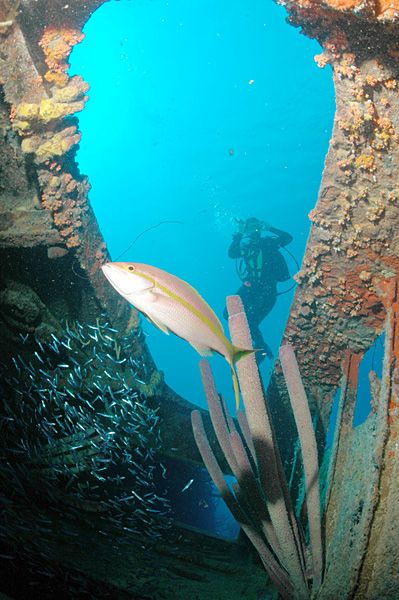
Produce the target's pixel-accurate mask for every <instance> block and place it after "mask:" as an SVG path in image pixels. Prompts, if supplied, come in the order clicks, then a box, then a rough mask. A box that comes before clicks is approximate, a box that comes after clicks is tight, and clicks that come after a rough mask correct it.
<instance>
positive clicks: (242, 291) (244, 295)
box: [223, 285, 251, 319]
mask: <svg viewBox="0 0 399 600" xmlns="http://www.w3.org/2000/svg"><path fill="white" fill-rule="evenodd" d="M249 289H250V288H248V287H247V286H246V285H242V286H241V287H240V288H239V289H238V290H237V291H236V296H240V298H241V300H242V303H243V305H244V310H245V313H246V315H247V316H248V311H250V310H251V302H250V297H249V295H248V290H249ZM223 317H224V318H225V319H228V317H229V314H228V312H227V308H225V309H224V311H223Z"/></svg>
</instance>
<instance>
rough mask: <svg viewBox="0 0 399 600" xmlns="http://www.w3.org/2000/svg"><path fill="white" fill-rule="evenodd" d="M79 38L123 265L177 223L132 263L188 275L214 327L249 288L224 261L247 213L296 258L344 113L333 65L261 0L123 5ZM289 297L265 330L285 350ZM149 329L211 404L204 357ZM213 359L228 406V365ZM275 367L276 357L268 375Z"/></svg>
mask: <svg viewBox="0 0 399 600" xmlns="http://www.w3.org/2000/svg"><path fill="white" fill-rule="evenodd" d="M84 31H85V34H86V38H85V40H84V41H83V43H81V44H80V45H78V46H77V47H76V48H75V49H74V51H73V54H72V57H71V65H72V66H71V73H72V74H73V73H79V74H82V75H83V77H84V78H85V80H86V81H87V82H88V83H89V84H90V86H91V90H90V92H89V95H90V101H89V102H88V104H87V106H86V108H85V110H84V111H83V113H81V114H80V115H79V120H80V129H81V131H82V133H83V137H82V142H81V145H80V148H79V152H78V162H79V166H80V169H81V172H82V173H85V174H87V175H89V178H90V181H91V184H92V190H91V192H90V201H91V203H92V205H93V207H94V210H95V213H96V215H97V218H98V221H99V223H100V227H101V230H102V233H103V235H104V237H105V239H106V241H107V244H108V247H109V250H110V252H111V255H112V257H113V259H116V258H117V256H118V255H119V254H120V253H121V252H123V251H124V250H125V249H126V248H127V247H128V246H129V245H130V243H131V242H132V240H133V239H134V238H135V237H136V236H137V235H138V234H139V233H140V232H141V231H143V230H145V229H146V228H148V227H151V226H153V225H155V224H157V223H158V222H160V221H162V220H178V221H181V223H177V224H164V225H161V226H160V227H158V228H156V229H153V230H151V231H149V232H148V233H146V234H145V235H144V236H142V237H141V238H140V239H139V240H138V242H137V243H136V244H135V245H134V247H133V248H132V249H131V250H130V251H129V252H128V253H127V254H126V255H124V257H123V260H133V261H139V262H145V263H149V264H153V265H156V266H158V267H160V268H163V269H165V270H167V271H170V272H172V273H174V274H175V275H177V276H179V277H181V278H183V279H185V280H186V281H188V282H189V283H191V284H192V285H193V286H194V287H196V288H197V289H198V291H199V292H200V293H201V294H202V295H203V296H204V297H205V298H206V300H207V301H208V302H209V303H210V304H211V305H212V307H213V308H214V309H215V311H216V312H217V313H218V314H219V316H221V314H222V310H223V307H224V299H225V296H226V295H228V294H231V293H234V292H235V291H236V289H237V288H238V286H239V283H240V282H239V280H238V278H237V275H236V273H235V267H234V261H232V260H231V259H229V258H228V257H227V248H228V245H229V243H230V240H231V235H232V233H233V232H234V228H235V221H234V219H235V218H236V217H239V218H246V217H249V216H257V217H259V218H260V219H263V220H265V221H267V222H269V223H270V224H272V225H274V226H275V227H278V228H280V229H284V230H287V231H289V232H290V233H291V234H292V235H293V236H294V241H293V242H292V243H291V244H290V246H289V250H290V251H291V252H292V253H293V254H294V255H295V256H296V258H297V260H298V261H299V262H301V259H302V254H303V251H304V247H305V244H306V240H307V236H308V233H309V220H308V216H307V215H308V212H309V210H310V209H311V208H313V207H314V205H315V203H316V199H317V193H318V188H319V185H320V180H321V174H322V169H323V162H324V158H325V154H326V152H327V149H328V142H329V139H330V135H331V128H332V122H333V113H334V97H333V86H332V80H331V73H330V72H328V69H329V67H327V69H326V70H320V69H319V68H318V67H317V65H316V64H315V62H314V60H313V56H314V54H316V53H318V52H320V47H319V46H318V44H317V43H316V42H314V41H311V40H308V39H307V38H305V37H304V36H302V35H300V33H299V31H298V30H296V29H294V28H293V27H292V26H290V25H288V24H286V22H285V11H284V9H283V8H281V7H279V6H277V5H275V4H274V3H273V2H271V1H268V2H265V0H252V1H251V2H248V1H247V0H240V1H239V0H232V1H230V2H229V3H227V4H226V2H225V0H201V1H199V0H190V2H187V1H186V0H170V1H169V2H165V1H163V0H159V1H157V0H141V1H137V0H136V1H135V2H131V1H129V0H121V1H120V2H113V3H106V4H104V5H103V6H102V7H101V8H100V9H99V10H97V11H96V12H95V13H94V15H93V16H92V17H91V19H90V20H89V22H88V23H87V25H86V26H85V29H84ZM287 259H288V265H289V268H290V270H291V273H294V272H295V271H296V270H297V269H296V266H295V263H294V261H293V260H292V259H291V258H290V257H287ZM290 284H291V282H287V283H283V284H280V290H285V289H288V288H289V287H290ZM292 294H293V291H291V292H290V293H287V294H284V295H282V296H280V297H279V299H278V302H277V304H276V306H275V308H274V309H273V311H272V312H271V314H270V315H269V316H268V317H267V318H266V319H265V321H264V323H263V326H262V330H263V333H264V336H265V339H266V341H267V342H268V343H269V345H270V346H271V348H272V349H273V351H274V352H276V351H277V349H278V346H279V343H280V339H281V336H282V333H283V330H284V326H285V322H286V319H287V315H288V310H289V307H290V303H291V301H292ZM144 329H145V331H146V333H147V336H148V337H147V341H148V344H149V347H150V349H151V352H152V354H153V356H154V358H155V360H156V363H157V366H158V368H159V369H161V370H162V371H164V373H165V377H166V381H167V383H168V384H169V385H171V386H172V387H173V388H174V389H175V390H176V391H177V392H178V393H180V394H181V395H182V396H183V397H185V398H186V399H188V400H190V401H192V402H195V403H197V404H199V405H201V406H205V400H204V395H203V392H202V388H201V383H200V378H199V372H198V360H199V356H198V355H197V354H196V352H195V351H194V350H193V349H192V348H191V346H189V345H188V344H187V343H186V342H184V341H182V340H180V339H178V338H175V337H174V336H165V335H164V334H163V333H161V332H159V331H158V330H157V329H155V327H154V326H152V325H150V324H147V322H145V323H144ZM212 362H213V364H214V365H215V368H216V372H217V380H218V387H219V389H220V391H221V392H222V393H224V395H225V396H227V399H228V403H229V405H230V406H231V407H233V406H234V397H233V391H232V384H231V376H230V369H229V367H228V366H227V364H226V363H225V362H224V361H223V360H221V359H219V358H217V357H216V358H214V359H212ZM270 368H271V362H270V361H265V362H264V364H263V366H262V370H263V372H264V375H265V376H267V374H268V372H269V371H270Z"/></svg>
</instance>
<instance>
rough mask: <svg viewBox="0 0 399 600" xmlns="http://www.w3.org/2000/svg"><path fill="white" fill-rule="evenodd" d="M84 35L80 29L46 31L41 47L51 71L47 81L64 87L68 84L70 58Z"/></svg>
mask: <svg viewBox="0 0 399 600" xmlns="http://www.w3.org/2000/svg"><path fill="white" fill-rule="evenodd" d="M83 38H84V34H83V33H82V32H81V31H80V30H79V29H72V28H60V29H56V28H54V27H48V28H47V29H45V31H44V33H43V35H42V37H41V39H40V41H39V46H40V47H41V48H42V49H43V52H44V55H45V57H46V58H45V60H46V64H47V66H48V67H49V70H48V71H47V73H46V74H45V79H46V80H47V81H49V82H50V83H55V85H57V86H59V87H63V86H64V85H66V83H67V82H68V75H67V74H66V71H67V70H68V68H69V64H68V63H67V59H68V56H69V55H70V53H71V50H72V48H73V47H74V46H75V45H76V44H78V43H79V42H81V41H82V39H83Z"/></svg>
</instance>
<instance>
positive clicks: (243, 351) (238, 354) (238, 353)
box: [233, 346, 260, 364]
mask: <svg viewBox="0 0 399 600" xmlns="http://www.w3.org/2000/svg"><path fill="white" fill-rule="evenodd" d="M259 350H260V348H250V349H248V348H240V347H238V346H233V362H234V364H235V363H236V362H238V361H239V360H240V359H241V358H243V357H244V356H249V354H253V353H254V352H258V351H259Z"/></svg>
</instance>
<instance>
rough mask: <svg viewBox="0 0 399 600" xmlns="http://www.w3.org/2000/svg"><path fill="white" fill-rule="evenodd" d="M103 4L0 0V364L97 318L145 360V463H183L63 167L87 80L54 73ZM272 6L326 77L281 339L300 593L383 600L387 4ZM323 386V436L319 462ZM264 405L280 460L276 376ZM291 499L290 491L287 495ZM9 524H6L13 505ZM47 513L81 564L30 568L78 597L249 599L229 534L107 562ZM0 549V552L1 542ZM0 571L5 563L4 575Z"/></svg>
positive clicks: (394, 310) (390, 564) (392, 445)
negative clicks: (311, 586) (315, 45)
mask: <svg viewBox="0 0 399 600" xmlns="http://www.w3.org/2000/svg"><path fill="white" fill-rule="evenodd" d="M102 3H103V2H102V1H101V0H96V1H93V2H84V3H82V2H80V1H77V0H73V1H70V2H69V3H68V5H67V8H64V7H65V3H64V2H62V3H60V2H47V1H46V0H41V1H39V2H33V1H32V2H30V1H29V0H25V1H21V2H11V1H8V0H3V1H1V0H0V21H1V22H0V35H1V54H0V82H1V86H2V95H1V98H0V127H1V132H2V138H1V141H0V257H1V261H2V266H3V268H2V274H1V289H0V303H1V306H2V310H1V319H0V333H1V335H0V349H1V353H2V362H3V363H4V364H6V365H7V364H9V365H12V359H13V357H14V358H15V356H19V355H20V356H22V357H23V358H24V360H26V361H29V360H30V355H32V354H33V351H34V349H33V346H28V347H27V346H26V344H25V342H24V340H25V339H26V337H27V336H31V337H32V338H35V339H38V340H39V342H40V343H42V344H47V343H50V342H51V336H55V338H57V339H60V340H61V339H63V337H62V336H63V335H64V334H65V322H66V321H67V322H71V323H72V322H81V323H89V324H91V325H92V326H93V327H94V326H95V325H96V323H97V326H98V322H97V321H98V319H99V317H100V316H102V315H103V316H104V318H105V319H106V320H107V321H108V322H109V323H110V326H112V328H113V329H115V330H116V331H118V332H119V336H120V338H121V339H122V338H124V336H126V335H132V336H133V338H134V339H133V338H132V339H133V341H132V344H134V355H135V356H136V357H137V360H138V361H141V362H140V364H143V365H145V377H146V378H145V380H140V381H141V383H140V384H137V393H140V394H142V397H143V398H145V400H146V401H148V402H149V406H151V408H154V407H155V408H156V409H157V410H158V411H159V413H158V414H159V415H160V440H161V442H160V446H159V447H157V451H158V453H159V456H161V457H162V456H163V457H165V456H166V457H170V456H172V457H179V458H180V459H182V460H184V461H186V462H189V463H190V462H191V463H192V464H197V463H198V462H199V460H200V459H199V455H198V452H197V449H196V447H195V444H194V441H193V438H192V437H191V436H184V439H182V437H183V436H181V434H180V432H181V431H182V430H186V431H189V430H190V424H189V418H190V412H191V405H190V404H189V403H188V402H186V401H185V400H183V399H181V398H179V397H178V396H177V395H176V394H174V392H173V391H172V390H170V389H168V388H167V387H166V386H165V384H164V383H163V380H162V376H161V374H160V373H159V372H158V371H157V369H156V366H155V365H154V363H153V361H152V359H151V356H150V355H149V352H148V349H147V347H146V345H145V341H144V339H143V336H142V335H141V334H140V331H141V330H140V322H139V319H138V316H137V313H136V312H135V311H133V310H131V309H130V308H129V307H128V306H127V304H126V303H125V302H124V301H123V300H121V299H120V298H119V296H118V295H117V294H115V293H114V291H113V290H112V289H111V287H110V286H108V285H107V284H106V281H105V279H104V278H103V277H102V276H101V272H100V266H101V264H103V263H104V262H105V261H106V260H107V259H108V254H107V249H106V245H105V242H104V240H103V238H102V236H101V232H100V231H99V228H98V225H97V222H96V219H95V216H94V214H93V211H92V208H91V206H90V203H89V199H88V194H89V189H90V185H89V182H88V180H87V178H86V177H84V176H82V175H81V174H80V173H79V171H78V169H77V166H76V162H75V158H74V152H75V150H76V146H77V144H78V143H79V140H80V134H79V131H78V121H77V118H76V117H75V114H76V113H77V112H78V111H79V110H83V109H84V104H85V102H86V100H87V95H86V93H87V91H88V85H87V84H86V83H85V82H84V81H83V80H82V79H81V78H80V77H73V78H70V77H69V76H68V72H67V71H68V63H67V59H68V56H69V53H70V51H71V50H72V48H73V46H74V45H75V44H76V43H79V42H80V41H81V39H82V35H81V29H82V27H83V25H84V23H85V22H86V21H87V19H88V18H89V16H90V14H91V13H92V12H93V11H94V10H95V9H96V8H97V7H98V6H100V5H101V4H102ZM61 5H62V7H61ZM285 6H286V8H287V11H288V14H289V20H290V21H291V23H292V24H293V25H295V26H300V27H302V31H303V32H304V33H305V34H306V35H308V36H310V37H315V38H316V39H318V41H319V42H320V44H321V45H322V47H323V53H322V54H321V55H319V56H318V57H316V59H317V62H318V64H319V65H320V66H321V67H326V66H327V65H330V66H331V68H332V72H333V78H334V85H335V91H336V105H337V111H336V116H335V121H334V130H333V134H332V139H331V143H330V148H329V152H328V155H327V158H326V163H325V168H324V173H323V179H322V184H321V188H320V193H319V199H318V202H317V205H316V206H315V208H314V210H312V211H311V213H310V215H309V217H310V221H311V222H312V227H311V233H310V237H309V241H308V245H307V249H306V253H305V257H304V260H303V264H302V267H301V270H300V272H299V273H298V274H297V275H296V280H297V283H298V288H297V291H296V294H295V299H294V302H293V306H292V309H291V312H290V316H289V319H288V323H287V327H286V331H285V335H284V340H285V341H286V342H289V343H291V344H292V345H293V346H294V348H295V351H296V353H297V357H298V362H299V365H300V370H301V374H302V377H303V380H304V385H305V388H306V390H307V392H308V397H309V400H310V404H311V410H312V413H313V415H314V417H315V421H317V431H316V433H317V439H318V443H319V452H320V458H321V459H322V460H323V459H324V464H323V468H324V469H323V472H324V473H325V474H326V475H325V481H324V502H325V518H324V529H325V540H324V545H325V553H326V567H325V572H324V578H323V583H322V585H321V587H320V590H319V592H318V594H317V598H320V600H324V599H334V598H338V597H339V598H356V599H359V600H360V599H370V600H371V599H377V598H386V599H389V598H392V600H396V598H397V597H398V595H399V575H398V572H397V568H396V565H397V563H398V561H399V556H398V549H397V544H396V534H395V528H394V524H395V522H396V521H397V517H398V516H399V515H398V514H397V512H398V510H399V509H398V506H399V502H398V496H399V478H398V477H397V469H398V466H397V465H398V451H399V450H398V448H399V447H398V443H397V435H398V429H399V420H398V419H399V412H398V407H399V398H398V381H399V372H398V364H397V361H398V358H399V354H398V350H399V349H398V339H399V338H398V335H397V327H398V319H399V313H398V277H399V273H398V266H399V237H398V236H397V234H396V232H397V229H398V222H399V218H398V216H399V81H398V75H399V42H398V39H399V35H398V34H399V6H396V4H395V2H393V3H389V4H387V3H384V2H382V3H375V4H374V3H373V2H363V3H358V2H327V3H325V4H320V3H316V2H312V1H309V2H287V3H286V4H285ZM61 8H63V9H62V10H61ZM66 273H68V274H69V275H68V276H66V275H65V274H66ZM381 333H385V356H384V368H383V377H382V378H381V381H379V380H378V378H377V377H375V376H373V377H372V392H373V411H372V413H371V414H370V416H369V417H368V419H367V420H366V421H365V422H364V423H363V424H362V425H361V426H359V427H357V428H353V415H354V407H355V403H356V399H357V387H358V373H359V365H360V362H361V359H362V356H363V355H364V353H365V352H366V351H367V350H368V349H369V348H370V347H371V345H372V344H373V343H374V341H375V339H376V338H377V337H378V336H379V335H381ZM118 339H119V338H118ZM49 341H50V342H49ZM52 343H53V342H52ZM117 343H118V341H116V344H117ZM116 359H119V354H118V352H117V353H116ZM140 386H141V387H140ZM339 388H340V404H339V417H338V426H337V428H336V433H335V439H334V442H333V445H332V448H331V449H329V450H328V451H327V452H324V443H325V438H326V431H327V428H328V423H329V418H330V412H331V407H332V402H333V398H334V396H335V394H336V392H337V390H338V389H339ZM268 395H269V400H270V402H271V406H272V412H273V417H274V425H275V429H276V431H277V434H278V432H279V431H281V432H284V439H280V440H279V441H280V446H281V450H282V454H283V457H284V458H285V459H286V463H287V464H288V463H289V462H290V461H291V459H292V453H293V450H292V449H293V447H294V446H295V442H296V430H295V427H294V424H293V418H292V415H291V411H290V407H289V402H288V396H287V392H286V389H285V385H284V384H283V379H282V374H281V368H280V365H279V364H276V368H275V373H274V376H273V380H272V383H271V385H270V387H269V392H268ZM213 445H214V446H215V444H214V443H213ZM171 449H172V450H171ZM216 452H217V453H218V450H216ZM219 458H220V460H221V461H223V457H221V456H219ZM222 464H224V468H225V470H227V467H226V464H225V463H222ZM297 479H298V482H299V480H300V473H298V478H297ZM297 491H298V495H300V485H299V483H298V489H297ZM20 514H21V520H22V521H23V514H24V511H23V509H22V508H21V512H20ZM42 516H43V515H42ZM45 518H46V519H48V523H50V522H52V521H53V519H55V521H57V519H58V516H57V515H53V514H52V509H51V507H49V508H48V513H47V514H46V516H45ZM64 519H65V524H66V527H67V528H68V527H69V529H70V530H71V529H72V530H73V532H74V533H73V534H71V535H72V536H82V535H86V536H87V537H86V539H88V540H89V539H90V544H91V546H92V548H93V549H94V550H93V556H95V561H94V562H95V564H94V563H93V561H90V560H88V559H87V557H86V559H85V557H84V554H82V553H79V552H77V551H76V547H75V549H74V551H73V552H70V551H68V543H67V542H65V539H63V541H62V540H61V541H60V539H58V541H57V539H52V541H51V544H52V548H53V557H52V559H48V558H44V557H41V556H40V548H37V547H32V549H31V557H32V556H34V558H35V561H36V563H35V564H36V565H38V564H40V563H42V565H44V564H45V565H46V569H49V570H50V571H51V569H53V571H51V572H52V573H55V574H54V575H53V576H54V578H55V579H54V581H55V580H57V581H58V582H59V586H60V588H59V589H62V586H63V585H67V583H66V581H67V580H68V578H69V579H73V578H75V579H77V580H78V579H80V584H79V585H81V586H82V585H83V583H82V582H85V583H84V585H86V587H87V589H88V590H91V593H93V595H94V597H98V598H99V597H101V596H100V595H99V593H100V592H99V591H98V588H97V587H96V586H98V585H99V584H101V585H102V586H103V591H104V594H105V592H107V593H109V594H111V595H112V597H115V598H125V597H126V598H136V597H137V598H147V597H148V598H158V597H159V598H174V597H176V596H175V595H174V594H175V593H176V589H179V594H180V596H179V597H181V598H188V597H190V598H203V597H205V595H206V596H207V597H210V596H212V598H215V600H216V599H219V598H220V600H223V598H228V597H231V594H232V593H233V592H232V590H242V592H243V593H245V594H246V596H245V597H247V598H256V597H258V596H257V594H258V593H260V592H259V590H263V591H264V590H265V589H266V585H267V584H266V583H265V581H266V578H265V575H264V573H263V571H262V568H261V566H260V564H259V561H258V560H257V558H256V556H255V555H254V554H253V553H252V551H251V550H250V549H249V547H248V545H247V544H246V543H245V542H243V540H240V541H239V542H238V543H237V544H225V543H224V542H221V541H220V540H216V539H213V538H211V537H207V536H205V535H204V534H202V533H200V532H188V531H187V530H186V531H181V530H179V528H178V527H177V525H176V524H175V525H174V526H173V527H172V529H171V530H169V532H168V534H167V535H168V536H169V537H168V540H169V542H170V543H168V544H166V543H165V541H163V542H162V544H159V543H156V544H154V543H150V544H149V546H148V548H144V549H143V548H142V547H141V546H140V544H139V543H138V539H137V540H135V541H131V545H130V547H129V551H124V552H125V555H124V556H123V553H122V555H121V554H118V552H116V550H115V554H112V553H111V555H109V554H108V552H107V544H108V539H104V540H103V539H102V538H101V535H99V534H98V533H93V531H92V530H90V531H86V530H85V525H80V526H79V527H80V528H79V527H77V526H76V521H74V520H72V521H71V522H69V520H70V517H69V515H68V514H66V515H65V517H64ZM6 529H7V528H5V530H6ZM18 531H19V530H18ZM6 533H7V531H6ZM30 535H31V531H29V532H28V537H29V536H30ZM69 537H70V536H69ZM6 539H7V538H6ZM26 541H27V540H26ZM8 544H9V550H10V553H11V554H10V556H12V551H15V548H14V546H13V542H12V540H11V539H9V540H8ZM28 545H29V544H28ZM133 546H134V547H135V550H134V553H133V551H132V547H133ZM193 547H194V548H195V553H194V552H193V551H192V548H193ZM112 552H114V551H112ZM127 554H128V555H129V556H130V559H127V557H126V555H127ZM148 555H150V556H152V560H153V561H155V562H156V564H160V565H161V567H160V570H159V572H158V573H157V576H156V577H154V573H153V570H151V569H150V570H148V566H146V561H147V557H148ZM132 556H133V557H134V560H132ZM226 557H227V559H228V560H227V559H226ZM35 561H33V562H35ZM55 564H56V569H54V565H55ZM110 564H112V568H110V566H109V565H110ZM8 565H9V563H8V562H7V559H5V560H4V561H3V567H2V569H3V572H6V571H7V570H8ZM16 565H17V566H16V570H15V573H14V577H15V578H19V577H20V575H21V571H18V560H17V561H16ZM121 565H123V566H121ZM137 565H140V566H139V567H138V566H137ZM20 567H21V565H20ZM150 571H151V572H150ZM30 576H32V574H31V575H30ZM39 579H40V578H39ZM46 581H47V580H46V577H45V576H43V577H42V578H41V579H40V583H41V585H42V586H43V590H45V589H46V585H47V584H46ZM176 582H177V583H176ZM14 583H15V581H14ZM25 583H26V584H27V585H28V582H27V581H26V582H25ZM18 585H20V586H22V588H21V590H22V591H21V590H20V591H21V593H22V594H23V593H25V592H24V589H29V588H23V582H19V583H18ZM176 585H177V586H178V588H176ZM77 586H78V584H77ZM104 586H106V589H105V588H104ZM179 586H180V587H179ZM78 587H79V586H78ZM53 589H56V587H54V585H53ZM212 590H213V591H212ZM4 591H7V590H6V589H5V590H4ZM42 597H43V598H44V597H46V596H45V595H44V592H43V596H42ZM49 597H50V596H49ZM104 597H107V596H104Z"/></svg>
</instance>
